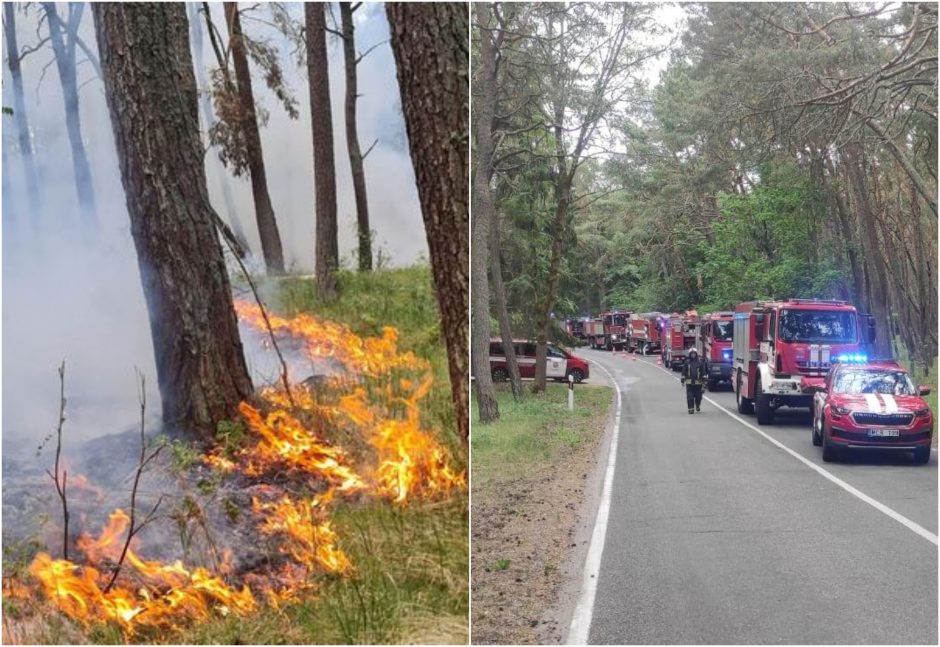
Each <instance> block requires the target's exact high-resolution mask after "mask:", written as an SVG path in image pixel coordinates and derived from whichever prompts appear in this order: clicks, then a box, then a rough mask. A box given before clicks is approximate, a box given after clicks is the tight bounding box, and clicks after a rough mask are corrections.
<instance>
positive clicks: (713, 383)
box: [705, 380, 718, 393]
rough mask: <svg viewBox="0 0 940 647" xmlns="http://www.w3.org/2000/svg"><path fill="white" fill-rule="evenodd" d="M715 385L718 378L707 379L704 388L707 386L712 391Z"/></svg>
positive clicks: (716, 385)
mask: <svg viewBox="0 0 940 647" xmlns="http://www.w3.org/2000/svg"><path fill="white" fill-rule="evenodd" d="M717 387H718V380H708V382H706V383H705V388H707V389H708V390H709V392H711V393H714V392H715V389H716V388H717Z"/></svg>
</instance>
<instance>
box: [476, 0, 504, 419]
mask: <svg viewBox="0 0 940 647" xmlns="http://www.w3.org/2000/svg"><path fill="white" fill-rule="evenodd" d="M474 10H475V11H476V19H477V28H478V33H479V34H480V70H479V74H480V83H479V86H478V87H479V89H480V91H481V96H480V101H479V102H478V103H477V104H476V114H475V115H474V125H475V128H474V136H475V139H476V151H475V156H474V160H475V161H476V168H475V169H474V173H473V195H472V199H473V202H474V205H473V214H474V218H473V222H472V223H471V227H472V228H473V229H472V232H471V236H472V239H471V244H472V245H473V264H472V265H471V266H470V299H471V303H470V313H471V325H470V358H471V362H472V365H473V375H474V377H475V382H474V383H475V386H476V395H477V397H476V400H477V412H478V415H479V417H480V422H481V423H483V424H487V423H490V422H493V421H494V420H496V419H498V418H499V404H498V403H497V401H496V389H495V388H494V387H493V377H492V374H491V373H490V284H489V280H488V277H487V268H488V267H489V265H490V259H489V249H488V246H489V244H490V238H491V236H490V226H491V224H490V223H491V222H492V219H493V195H492V191H491V188H490V180H491V178H492V175H493V116H494V115H495V113H496V53H495V51H494V43H493V34H492V32H491V30H490V29H489V23H490V18H491V17H492V15H491V12H492V9H491V8H490V7H489V6H488V5H486V4H484V3H478V4H476V5H474Z"/></svg>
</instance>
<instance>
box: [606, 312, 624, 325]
mask: <svg viewBox="0 0 940 647" xmlns="http://www.w3.org/2000/svg"><path fill="white" fill-rule="evenodd" d="M608 319H610V325H612V326H622V325H624V322H625V321H626V319H627V315H609V316H608Z"/></svg>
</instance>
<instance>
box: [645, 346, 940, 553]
mask: <svg viewBox="0 0 940 647" xmlns="http://www.w3.org/2000/svg"><path fill="white" fill-rule="evenodd" d="M643 363H644V364H646V365H647V366H653V367H654V368H658V369H660V370H661V371H663V372H664V373H667V374H668V373H669V371H667V370H666V369H664V368H660V367H659V366H656V365H655V364H652V363H650V362H643ZM669 377H671V378H672V379H674V380H676V381H677V382H678V381H679V378H677V377H675V376H674V375H670V376H669ZM704 399H705V400H707V401H708V402H710V403H711V404H712V405H714V406H716V407H718V408H719V409H721V410H722V411H724V412H725V413H727V414H728V415H729V416H731V417H732V418H734V419H735V420H737V421H738V422H740V423H741V424H742V425H744V426H745V427H747V428H748V429H750V430H752V431H755V432H757V433H758V434H760V435H761V436H763V437H764V438H765V439H767V440H768V441H770V442H771V443H773V444H774V445H776V446H777V447H779V448H780V449H782V450H783V451H785V452H786V453H788V454H790V456H792V457H793V458H795V459H796V460H798V461H800V462H801V463H803V464H804V465H806V466H807V467H809V468H811V469H813V470H815V471H816V472H818V473H819V474H820V475H821V476H822V477H824V478H826V479H828V480H829V481H831V482H833V483H835V484H836V485H838V486H839V487H840V488H842V489H843V490H845V491H846V492H848V493H849V494H851V495H852V496H854V497H857V498H858V499H861V500H862V501H864V502H865V503H867V504H868V505H870V506H871V507H873V508H874V509H875V510H878V511H879V512H881V513H883V514H885V515H887V516H889V517H891V518H892V519H894V520H895V521H897V522H898V523H900V524H901V525H902V526H905V527H906V528H907V529H908V530H911V531H912V532H914V533H915V534H918V535H920V536H921V537H923V538H924V539H926V540H927V541H929V542H930V543H932V544H933V545H935V546H937V545H940V543H938V542H940V540H938V537H937V535H935V534H934V533H932V532H930V531H929V530H927V529H926V528H924V527H923V526H922V525H920V524H919V523H917V522H915V521H912V520H910V519H908V518H907V517H905V516H904V515H903V514H901V513H900V512H897V511H896V510H893V509H892V508H889V507H888V506H886V505H885V504H884V503H881V502H880V501H876V500H875V499H873V498H871V497H870V496H868V495H867V494H865V493H864V492H862V491H861V490H859V489H857V488H855V487H853V486H852V485H849V484H848V483H846V482H845V481H843V480H842V479H840V478H839V477H838V476H836V475H835V474H833V473H832V472H830V471H828V470H826V469H825V468H823V467H821V466H820V465H817V464H816V463H814V462H813V461H811V460H809V459H808V458H806V457H805V456H802V455H801V454H800V453H799V452H796V451H793V450H792V449H790V448H789V447H787V446H786V445H784V444H783V443H781V442H780V441H779V440H777V439H775V438H773V437H772V436H770V435H768V434H767V433H766V432H764V431H762V430H760V429H758V428H757V427H755V426H754V425H752V424H751V423H749V422H748V421H747V420H744V419H743V418H741V417H740V416H738V415H737V414H736V413H732V412H731V411H730V410H728V409H726V408H724V407H723V406H722V405H720V404H718V403H717V402H715V401H714V400H712V399H711V398H710V397H708V396H704Z"/></svg>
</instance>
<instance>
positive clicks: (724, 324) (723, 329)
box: [712, 321, 733, 341]
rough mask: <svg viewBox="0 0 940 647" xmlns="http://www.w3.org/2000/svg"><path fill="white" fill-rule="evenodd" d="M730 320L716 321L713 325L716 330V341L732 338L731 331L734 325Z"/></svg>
mask: <svg viewBox="0 0 940 647" xmlns="http://www.w3.org/2000/svg"><path fill="white" fill-rule="evenodd" d="M731 323H732V322H730V321H716V322H715V325H714V326H712V330H713V331H714V335H715V341H730V340H731V331H732V329H733V326H732V325H731Z"/></svg>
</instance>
